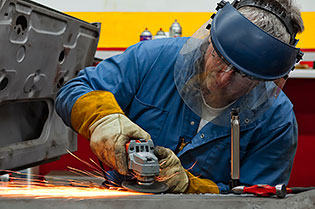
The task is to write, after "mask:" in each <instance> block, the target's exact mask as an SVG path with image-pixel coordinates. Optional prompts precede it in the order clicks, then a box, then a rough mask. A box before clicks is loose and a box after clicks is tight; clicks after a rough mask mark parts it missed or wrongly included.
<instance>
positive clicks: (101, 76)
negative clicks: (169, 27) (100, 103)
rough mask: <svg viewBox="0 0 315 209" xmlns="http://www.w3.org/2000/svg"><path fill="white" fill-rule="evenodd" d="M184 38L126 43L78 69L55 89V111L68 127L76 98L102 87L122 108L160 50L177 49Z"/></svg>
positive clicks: (124, 107)
mask: <svg viewBox="0 0 315 209" xmlns="http://www.w3.org/2000/svg"><path fill="white" fill-rule="evenodd" d="M185 40H186V39H183V40H181V39H179V41H178V40H177V41H175V39H167V40H166V39H165V40H153V41H144V42H140V43H138V44H136V45H133V46H131V47H129V48H128V49H127V50H126V51H125V52H124V53H122V54H120V55H116V56H113V57H110V58H108V59H106V60H104V61H102V62H101V63H99V64H98V65H97V66H96V67H87V68H85V69H83V70H81V71H80V72H79V74H78V76H77V77H76V78H74V79H72V80H70V81H69V82H67V83H66V84H65V85H64V86H63V87H62V88H61V90H60V91H59V92H58V95H57V99H56V111H57V113H58V114H59V115H60V116H61V117H62V118H63V120H64V122H65V123H66V124H67V125H68V126H70V127H71V121H70V118H71V110H72V107H73V105H74V103H75V102H76V100H77V99H78V98H79V97H80V96H82V95H84V94H86V93H88V92H91V91H94V90H104V91H110V92H111V93H113V94H114V96H115V98H116V100H117V102H118V104H119V105H120V107H121V108H122V109H123V110H125V109H126V107H127V106H128V105H129V103H130V101H131V100H132V99H133V98H134V96H135V95H136V92H137V90H138V89H139V88H140V86H141V82H142V80H143V79H144V78H145V76H146V74H147V72H148V71H149V70H150V69H151V68H152V65H153V64H154V62H155V61H156V59H157V58H158V57H159V55H160V54H161V53H162V52H163V53H166V52H168V53H170V52H169V51H172V50H170V49H173V50H178V48H179V47H181V45H182V43H183V42H184V41H185Z"/></svg>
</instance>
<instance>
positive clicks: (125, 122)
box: [90, 113, 150, 175]
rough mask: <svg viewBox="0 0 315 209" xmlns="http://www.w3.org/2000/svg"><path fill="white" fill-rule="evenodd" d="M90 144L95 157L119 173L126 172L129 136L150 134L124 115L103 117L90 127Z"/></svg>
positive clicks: (146, 137) (141, 136) (143, 136)
mask: <svg viewBox="0 0 315 209" xmlns="http://www.w3.org/2000/svg"><path fill="white" fill-rule="evenodd" d="M90 132H91V139H90V146H91V149H92V151H93V152H94V153H95V154H96V155H97V157H98V158H99V159H100V160H101V161H103V162H104V163H106V164H107V165H108V166H109V167H111V168H114V169H115V170H117V171H118V172H119V173H120V174H122V175H126V174H127V173H128V163H127V156H126V143H127V142H128V141H129V138H140V139H146V140H148V139H150V135H149V134H148V133H147V132H145V131H144V130H142V129H141V128H140V127H139V126H138V125H136V124H134V123H133V122H132V121H131V120H129V119H128V118H127V117H126V116H125V115H123V114H120V113H116V114H111V115H107V116H105V117H103V118H102V119H100V120H98V121H96V122H95V123H94V124H93V125H92V126H91V127H90Z"/></svg>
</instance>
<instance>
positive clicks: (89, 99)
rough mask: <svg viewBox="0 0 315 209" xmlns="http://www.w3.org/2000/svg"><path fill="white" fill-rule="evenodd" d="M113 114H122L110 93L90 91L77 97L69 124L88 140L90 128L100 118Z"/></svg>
mask: <svg viewBox="0 0 315 209" xmlns="http://www.w3.org/2000/svg"><path fill="white" fill-rule="evenodd" d="M114 113H121V114H124V112H123V111H122V109H121V108H120V106H119V104H118V103H117V101H116V99H115V96H114V95H113V94H112V93H111V92H108V91H91V92H89V93H87V94H84V95H82V96H81V97H79V99H77V101H76V102H75V103H74V105H73V107H72V111H71V124H72V127H73V129H74V130H75V131H77V132H78V133H79V134H81V135H82V136H84V137H85V138H87V139H89V138H90V132H89V128H90V126H91V125H92V124H94V123H95V122H96V121H98V120H100V119H101V118H103V117H105V116H107V115H110V114H114Z"/></svg>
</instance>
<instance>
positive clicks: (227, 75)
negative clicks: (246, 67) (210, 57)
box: [217, 70, 234, 88]
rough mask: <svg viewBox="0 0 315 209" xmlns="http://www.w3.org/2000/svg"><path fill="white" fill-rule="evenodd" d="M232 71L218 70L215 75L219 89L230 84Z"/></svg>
mask: <svg viewBox="0 0 315 209" xmlns="http://www.w3.org/2000/svg"><path fill="white" fill-rule="evenodd" d="M233 73H234V71H233V70H228V71H225V70H220V71H219V72H218V73H217V84H218V87H219V88H224V87H226V86H227V85H229V84H230V83H231V79H232V76H233Z"/></svg>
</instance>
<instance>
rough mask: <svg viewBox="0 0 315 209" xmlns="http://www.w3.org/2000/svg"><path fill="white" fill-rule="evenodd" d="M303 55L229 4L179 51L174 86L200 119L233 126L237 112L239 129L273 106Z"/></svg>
mask: <svg viewBox="0 0 315 209" xmlns="http://www.w3.org/2000/svg"><path fill="white" fill-rule="evenodd" d="M210 25H211V30H208V29H207V26H210ZM299 56H300V51H299V50H298V49H296V48H295V47H293V46H290V45H287V44H285V43H283V42H281V41H279V40H278V39H276V38H274V37H272V36H271V35H269V34H268V33H266V32H264V31H263V30H261V29H260V28H259V27H257V26H256V25H254V24H253V23H252V22H250V21H249V20H248V19H246V18H245V17H244V16H243V15H242V14H240V13H239V12H238V11H237V10H236V9H235V8H234V7H233V6H231V5H230V4H229V3H225V5H224V6H223V7H222V8H221V9H219V11H218V12H217V14H216V15H215V17H214V18H213V20H209V21H208V22H206V23H205V24H204V25H203V26H202V27H201V28H200V29H199V30H198V31H197V32H196V33H195V34H194V35H193V36H192V37H191V38H190V39H188V40H187V42H186V43H185V45H184V46H183V48H182V49H181V51H180V53H179V56H178V58H177V60H176V64H175V71H174V79H175V84H176V87H177V89H178V91H179V93H180V95H181V97H182V99H183V100H184V102H185V103H186V104H187V105H188V106H189V107H190V109H192V110H193V111H194V112H195V113H196V114H197V115H199V116H200V117H201V118H202V119H205V120H207V121H212V122H213V123H215V124H218V125H222V126H229V125H230V113H231V111H232V108H239V109H240V113H239V116H240V122H241V125H242V124H243V125H246V124H248V123H250V122H253V121H255V119H256V118H257V117H258V116H259V115H261V114H262V113H263V112H265V110H266V109H268V108H269V107H270V105H272V104H273V101H274V100H275V99H276V98H277V96H278V95H279V93H280V92H281V88H279V86H280V84H281V83H283V82H281V81H283V80H284V79H283V78H285V77H286V76H287V75H288V73H289V72H290V70H292V69H293V68H294V64H295V63H296V62H297V61H298V60H299ZM274 80H277V81H279V82H274ZM277 84H279V86H278V85H277Z"/></svg>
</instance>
